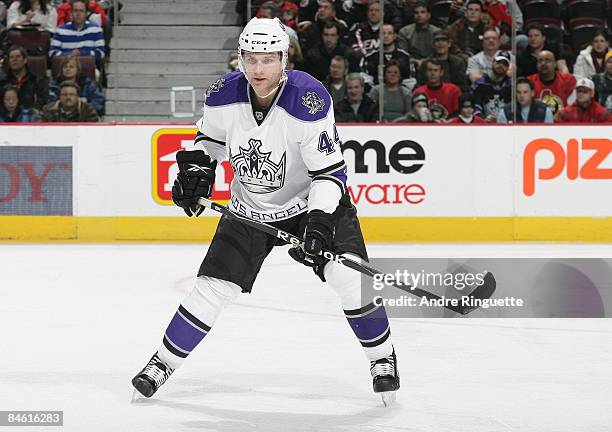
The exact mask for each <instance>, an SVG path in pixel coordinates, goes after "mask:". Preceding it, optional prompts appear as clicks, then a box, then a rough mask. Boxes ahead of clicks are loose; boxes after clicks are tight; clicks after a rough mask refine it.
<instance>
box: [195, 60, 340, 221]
mask: <svg viewBox="0 0 612 432" xmlns="http://www.w3.org/2000/svg"><path fill="white" fill-rule="evenodd" d="M197 126H198V129H199V133H198V136H197V137H196V144H203V145H204V147H205V148H206V149H207V151H208V152H209V154H210V155H211V156H212V157H213V158H214V159H216V160H225V159H229V161H230V164H231V166H232V169H233V170H234V180H233V181H232V184H231V192H232V199H231V202H230V207H231V208H232V210H233V211H235V212H237V213H240V214H243V215H245V216H248V217H250V218H253V219H258V220H263V221H276V220H283V219H287V218H290V217H293V216H295V215H297V214H300V213H302V212H304V211H306V210H307V209H308V192H309V190H310V185H311V183H312V181H320V180H329V181H333V182H335V183H336V184H337V185H338V187H340V189H341V190H342V192H344V191H345V190H346V189H345V188H346V166H345V164H344V159H343V157H342V152H341V149H340V139H339V137H338V133H337V131H336V126H335V120H334V111H333V105H332V101H331V97H330V96H329V93H328V92H327V91H326V90H325V88H324V87H323V86H322V85H321V83H320V82H319V81H317V80H315V79H314V78H313V77H311V76H310V75H308V74H307V73H304V72H301V71H291V70H290V71H287V80H286V81H285V83H284V84H283V86H282V88H281V90H280V92H279V93H278V95H277V96H276V99H275V100H274V101H273V103H272V106H271V109H270V111H269V112H268V114H267V116H266V118H265V119H264V121H263V123H261V125H258V123H257V122H256V121H255V118H254V117H253V110H252V108H251V102H250V96H249V84H248V82H247V80H246V78H245V76H244V75H243V74H242V72H231V73H229V74H227V75H225V76H224V77H223V78H220V79H219V80H217V81H215V82H214V83H213V84H212V85H211V86H210V87H209V88H208V89H207V90H206V92H205V100H204V108H203V116H202V118H201V119H200V120H199V121H198V123H197ZM204 136H206V137H209V138H210V139H205V138H203V137H204Z"/></svg>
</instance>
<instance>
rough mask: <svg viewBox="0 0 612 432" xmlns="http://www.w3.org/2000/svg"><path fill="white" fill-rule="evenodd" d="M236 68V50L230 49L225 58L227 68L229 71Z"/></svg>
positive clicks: (237, 67)
mask: <svg viewBox="0 0 612 432" xmlns="http://www.w3.org/2000/svg"><path fill="white" fill-rule="evenodd" d="M238 69H239V66H238V52H236V51H232V52H230V54H229V57H228V58H227V70H228V71H230V72H235V71H237V70H238Z"/></svg>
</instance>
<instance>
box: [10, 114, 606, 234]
mask: <svg viewBox="0 0 612 432" xmlns="http://www.w3.org/2000/svg"><path fill="white" fill-rule="evenodd" d="M0 130H1V134H0V239H2V240H7V241H11V240H13V241H56V240H57V241H87V242H90V241H149V240H150V241H208V240H210V239H211V238H212V235H213V234H214V230H215V227H216V223H217V218H216V217H214V216H213V215H209V214H206V215H205V216H203V217H200V218H199V219H197V220H194V219H190V218H187V217H185V216H184V214H183V213H182V211H181V210H180V209H178V208H177V207H175V206H174V205H172V202H171V198H170V190H171V183H172V181H173V179H174V176H175V174H176V171H177V167H176V164H175V162H174V158H175V153H176V151H178V150H179V149H180V148H182V147H187V146H191V145H192V139H193V135H194V132H195V129H192V128H186V127H185V126H184V125H176V126H168V125H151V124H147V125H125V124H117V125H76V126H64V125H17V126H2V128H1V129H0ZM338 131H339V135H340V138H341V139H342V142H343V152H344V157H345V160H346V162H347V167H348V178H349V181H348V185H349V189H350V193H351V196H352V198H353V201H354V202H355V203H356V205H357V208H358V210H359V214H360V219H361V222H362V228H363V231H364V234H365V236H366V239H367V241H370V242H403V241H418V242H428V241H433V242H435V241H440V242H453V241H455V242H470V241H496V242H497V241H517V240H519V241H522V240H525V241H589V242H612V199H610V197H611V196H612V141H611V140H610V137H611V136H612V133H611V132H612V126H596V125H594V126H581V125H570V126H560V125H554V126H520V127H508V126H496V125H485V126H461V125H458V126H446V125H445V126H433V127H432V126H405V125H391V126H365V125H342V126H338ZM264 144H265V143H264ZM245 145H246V143H245ZM272 157H274V155H272ZM284 175H285V176H290V175H291V172H290V171H287V172H285V173H284ZM231 181H232V172H231V167H230V165H229V162H224V163H222V164H221V165H220V167H219V168H218V170H217V180H216V185H215V191H214V195H213V198H214V199H216V200H218V201H227V199H229V184H230V182H231Z"/></svg>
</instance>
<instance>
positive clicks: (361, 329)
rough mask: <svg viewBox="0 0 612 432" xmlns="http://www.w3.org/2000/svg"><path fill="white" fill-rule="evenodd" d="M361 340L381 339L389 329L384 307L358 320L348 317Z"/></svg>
mask: <svg viewBox="0 0 612 432" xmlns="http://www.w3.org/2000/svg"><path fill="white" fill-rule="evenodd" d="M346 320H347V321H348V322H349V325H350V326H351V328H352V329H353V332H354V333H355V336H357V338H358V339H359V340H362V341H367V340H372V339H376V338H378V337H380V336H381V335H382V334H384V333H385V331H386V330H387V328H388V327H389V320H388V319H387V313H386V312H385V308H384V307H383V306H381V307H378V308H376V309H374V310H373V311H372V312H370V313H368V314H366V315H364V316H360V317H357V318H350V317H346Z"/></svg>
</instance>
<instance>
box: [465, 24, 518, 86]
mask: <svg viewBox="0 0 612 432" xmlns="http://www.w3.org/2000/svg"><path fill="white" fill-rule="evenodd" d="M500 46H501V44H500V42H499V33H498V32H497V30H495V29H488V30H486V31H485V32H484V35H483V39H482V51H480V52H479V53H478V54H476V55H473V56H472V57H470V58H469V59H468V64H467V69H466V71H465V73H466V74H467V76H468V79H469V80H470V82H472V83H473V82H474V81H476V80H477V79H478V78H480V77H481V76H483V75H485V74H486V75H489V76H490V75H491V68H492V67H493V58H494V57H495V55H496V54H497V52H498V51H499V47H500ZM512 60H514V59H512ZM511 74H512V70H511V69H509V70H508V75H511Z"/></svg>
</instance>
